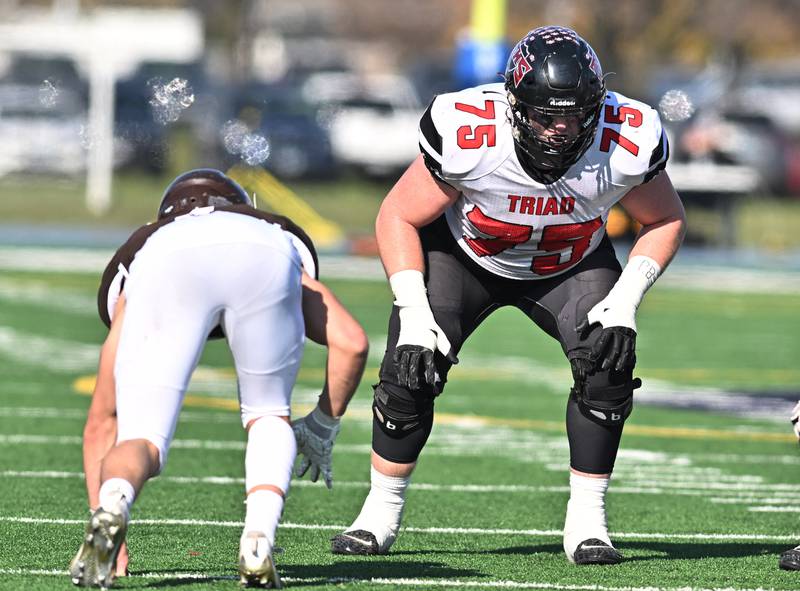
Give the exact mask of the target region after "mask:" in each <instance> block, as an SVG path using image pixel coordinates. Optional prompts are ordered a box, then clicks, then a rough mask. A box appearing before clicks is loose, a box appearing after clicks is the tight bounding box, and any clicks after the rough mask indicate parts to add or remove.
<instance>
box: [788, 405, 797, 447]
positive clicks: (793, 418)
mask: <svg viewBox="0 0 800 591" xmlns="http://www.w3.org/2000/svg"><path fill="white" fill-rule="evenodd" d="M789 420H790V421H791V422H792V429H794V434H795V435H797V439H798V441H800V401H798V402H797V404H795V405H794V408H793V409H792V416H790V417H789Z"/></svg>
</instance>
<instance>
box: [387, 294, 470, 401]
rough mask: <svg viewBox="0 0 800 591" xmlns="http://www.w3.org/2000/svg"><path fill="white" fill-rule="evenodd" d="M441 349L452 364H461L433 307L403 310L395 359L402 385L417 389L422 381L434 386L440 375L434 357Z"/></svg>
mask: <svg viewBox="0 0 800 591" xmlns="http://www.w3.org/2000/svg"><path fill="white" fill-rule="evenodd" d="M437 350H438V351H439V352H440V353H441V354H442V355H444V356H445V357H446V358H447V360H448V361H449V362H450V363H452V364H456V363H458V358H456V355H455V353H454V352H453V347H452V345H451V344H450V340H449V339H448V338H447V335H446V334H444V331H443V330H442V328H441V327H440V326H439V325H438V324H437V323H436V320H434V318H433V312H432V311H431V309H430V306H403V307H400V335H399V336H398V339H397V345H396V346H395V350H394V357H393V361H394V362H395V364H396V366H397V378H398V380H399V381H400V385H401V386H407V387H408V388H410V389H412V390H416V389H417V388H419V386H420V378H421V379H422V380H423V381H424V382H425V383H427V384H430V385H431V386H432V385H434V384H435V383H436V379H437V376H436V365H435V364H434V362H433V358H434V351H437Z"/></svg>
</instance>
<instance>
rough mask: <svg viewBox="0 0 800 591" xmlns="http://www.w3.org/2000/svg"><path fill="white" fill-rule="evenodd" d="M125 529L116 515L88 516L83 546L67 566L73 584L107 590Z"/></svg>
mask: <svg viewBox="0 0 800 591" xmlns="http://www.w3.org/2000/svg"><path fill="white" fill-rule="evenodd" d="M127 529H128V522H127V519H126V518H125V517H124V516H123V515H122V514H120V513H112V512H110V511H105V510H104V509H102V508H101V509H98V510H97V511H95V512H94V514H92V516H91V518H89V523H88V524H87V526H86V535H85V536H84V538H83V543H82V544H81V547H80V548H79V549H78V553H77V554H76V555H75V558H73V559H72V562H71V563H70V565H69V576H70V578H71V579H72V582H73V584H75V585H77V586H79V587H100V589H103V590H106V589H108V588H109V587H111V585H112V584H113V582H114V576H115V575H114V567H115V566H116V563H117V555H118V554H119V549H120V547H121V546H122V542H124V541H125V532H126V531H127Z"/></svg>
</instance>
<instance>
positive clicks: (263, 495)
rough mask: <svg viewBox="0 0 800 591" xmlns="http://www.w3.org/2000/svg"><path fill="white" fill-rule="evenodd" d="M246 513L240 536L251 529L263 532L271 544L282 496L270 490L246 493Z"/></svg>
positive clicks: (281, 510) (281, 509) (281, 508)
mask: <svg viewBox="0 0 800 591" xmlns="http://www.w3.org/2000/svg"><path fill="white" fill-rule="evenodd" d="M246 503H247V513H246V514H245V517H244V532H243V533H242V537H245V536H246V535H247V534H248V533H250V532H253V531H259V532H263V533H264V535H265V536H266V537H267V539H268V540H269V543H270V545H271V546H274V545H275V530H276V529H277V528H278V522H279V521H280V519H281V513H282V512H283V497H282V496H280V495H279V494H278V493H276V492H273V491H271V490H257V491H254V492H251V493H250V494H249V495H247V501H246Z"/></svg>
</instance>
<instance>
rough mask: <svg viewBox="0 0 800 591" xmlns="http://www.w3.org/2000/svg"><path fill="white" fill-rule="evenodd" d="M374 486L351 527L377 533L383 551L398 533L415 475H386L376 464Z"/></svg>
mask: <svg viewBox="0 0 800 591" xmlns="http://www.w3.org/2000/svg"><path fill="white" fill-rule="evenodd" d="M370 482H371V487H370V489H369V494H368V495H367V498H366V500H365V501H364V506H363V507H362V508H361V513H359V515H358V517H356V520H355V521H354V522H353V524H352V525H351V526H350V527H348V528H347V531H355V530H357V529H363V530H366V531H368V532H370V533H371V534H373V535H374V536H375V539H376V540H377V541H378V546H379V547H380V549H381V551H385V550H388V549H389V547H390V546H391V545H392V544H393V543H394V540H395V538H396V537H397V530H399V529H400V520H401V519H402V517H403V507H404V506H405V502H406V489H407V488H408V485H409V483H410V482H411V478H410V477H407V478H399V477H395V476H386V475H384V474H381V473H380V472H378V471H377V470H376V469H375V468H371V469H370Z"/></svg>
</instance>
